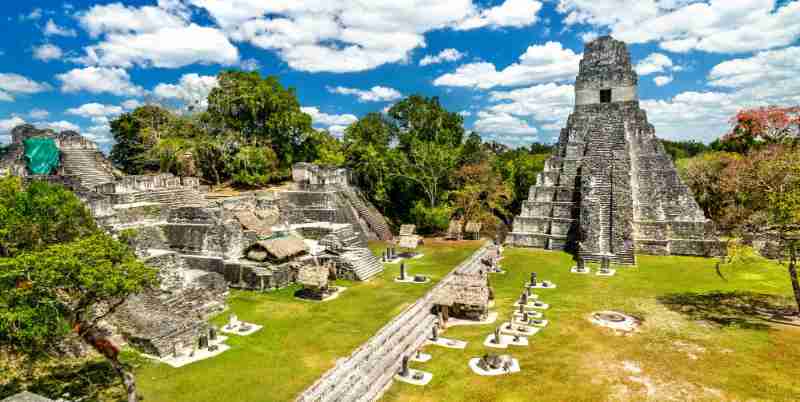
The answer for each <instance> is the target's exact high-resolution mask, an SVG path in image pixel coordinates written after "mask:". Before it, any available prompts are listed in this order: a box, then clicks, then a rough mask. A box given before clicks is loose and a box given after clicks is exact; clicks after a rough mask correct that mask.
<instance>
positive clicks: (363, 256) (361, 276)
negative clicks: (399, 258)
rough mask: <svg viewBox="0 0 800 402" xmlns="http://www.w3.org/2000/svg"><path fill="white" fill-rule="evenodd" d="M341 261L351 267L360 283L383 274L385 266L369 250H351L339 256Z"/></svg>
mask: <svg viewBox="0 0 800 402" xmlns="http://www.w3.org/2000/svg"><path fill="white" fill-rule="evenodd" d="M339 258H340V260H341V261H342V262H343V263H345V264H346V265H349V266H350V268H351V269H352V270H353V273H354V274H355V276H356V279H358V280H360V281H366V280H369V279H371V278H372V277H373V276H375V275H378V274H379V273H381V272H383V264H382V263H381V261H380V260H378V257H375V255H373V254H372V252H371V251H369V249H367V248H361V247H359V248H351V249H349V250H347V251H345V252H343V253H342V254H340V255H339Z"/></svg>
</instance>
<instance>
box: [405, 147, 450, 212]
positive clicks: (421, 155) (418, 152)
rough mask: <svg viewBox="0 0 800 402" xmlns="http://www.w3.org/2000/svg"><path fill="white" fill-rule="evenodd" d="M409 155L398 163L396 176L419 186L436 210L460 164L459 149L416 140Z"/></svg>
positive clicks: (429, 203)
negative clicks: (454, 171) (458, 163)
mask: <svg viewBox="0 0 800 402" xmlns="http://www.w3.org/2000/svg"><path fill="white" fill-rule="evenodd" d="M410 147H411V148H410V152H409V153H408V155H403V156H402V157H401V158H399V160H398V162H397V168H396V170H395V173H394V175H397V176H399V177H402V178H404V179H407V180H410V181H412V182H414V183H416V184H418V185H419V186H420V187H421V188H422V190H423V192H424V193H425V195H426V196H427V199H428V205H429V206H430V207H431V208H435V207H436V205H437V204H438V202H439V201H440V200H441V197H442V192H443V191H444V190H445V189H446V188H447V187H446V186H447V183H448V180H449V178H450V175H451V174H452V173H453V170H454V169H455V167H456V164H457V162H458V156H459V152H458V149H453V148H452V147H451V146H446V145H440V144H438V143H436V142H434V141H420V140H415V141H414V142H412V143H411V145H410Z"/></svg>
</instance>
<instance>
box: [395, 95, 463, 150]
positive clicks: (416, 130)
mask: <svg viewBox="0 0 800 402" xmlns="http://www.w3.org/2000/svg"><path fill="white" fill-rule="evenodd" d="M388 114H389V116H390V117H391V118H392V119H394V120H395V124H397V127H398V128H399V132H400V135H399V139H400V148H402V149H406V150H408V149H410V148H411V146H412V144H413V142H414V141H415V140H419V141H423V142H436V143H438V144H441V145H447V146H451V147H458V146H461V142H462V141H463V140H464V119H463V118H462V117H461V116H459V115H458V113H454V112H449V111H447V109H445V108H444V107H442V105H441V104H440V103H439V98H437V97H432V98H427V97H424V96H420V95H412V96H409V97H407V98H405V99H403V100H401V101H400V102H397V103H396V104H395V105H394V106H392V107H391V109H389V113H388Z"/></svg>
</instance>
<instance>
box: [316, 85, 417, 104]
mask: <svg viewBox="0 0 800 402" xmlns="http://www.w3.org/2000/svg"><path fill="white" fill-rule="evenodd" d="M328 92H331V93H335V94H341V95H355V96H356V97H357V98H358V101H359V102H390V101H393V100H397V99H400V98H402V97H403V94H401V93H400V91H398V90H396V89H394V88H388V87H383V86H379V85H378V86H374V87H372V88H370V89H368V90H363V89H357V88H346V87H335V88H331V87H328Z"/></svg>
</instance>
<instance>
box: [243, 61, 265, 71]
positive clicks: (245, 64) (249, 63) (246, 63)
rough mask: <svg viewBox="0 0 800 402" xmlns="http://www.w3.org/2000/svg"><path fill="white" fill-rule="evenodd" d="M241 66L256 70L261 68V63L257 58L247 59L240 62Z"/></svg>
mask: <svg viewBox="0 0 800 402" xmlns="http://www.w3.org/2000/svg"><path fill="white" fill-rule="evenodd" d="M239 67H241V68H242V70H244V71H256V70H258V69H260V68H261V63H259V62H258V60H256V59H247V60H242V62H241V63H239Z"/></svg>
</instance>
